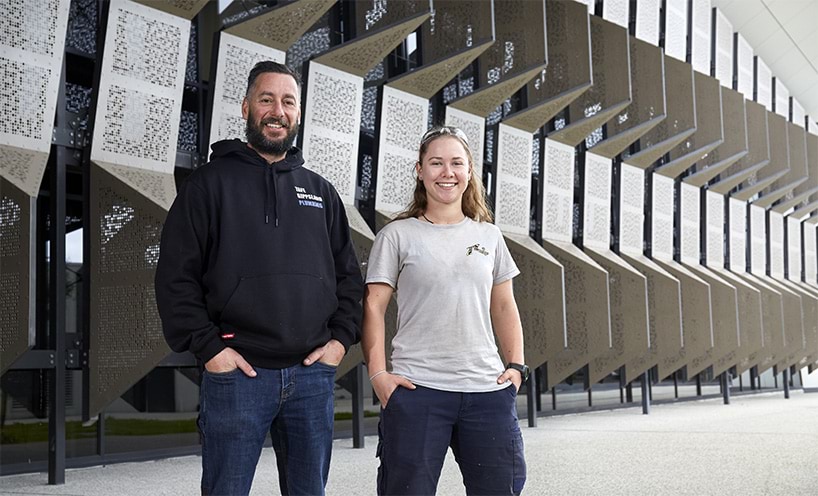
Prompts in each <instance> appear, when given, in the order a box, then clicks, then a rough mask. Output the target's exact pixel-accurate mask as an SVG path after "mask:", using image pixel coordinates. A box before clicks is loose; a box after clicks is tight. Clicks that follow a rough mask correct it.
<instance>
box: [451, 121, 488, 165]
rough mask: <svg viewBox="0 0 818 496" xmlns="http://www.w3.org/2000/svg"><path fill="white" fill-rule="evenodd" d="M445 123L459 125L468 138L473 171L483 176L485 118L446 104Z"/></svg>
mask: <svg viewBox="0 0 818 496" xmlns="http://www.w3.org/2000/svg"><path fill="white" fill-rule="evenodd" d="M446 125H447V126H455V127H459V128H460V129H462V130H463V132H464V133H466V136H468V138H469V147H470V148H471V154H472V157H473V158H474V172H475V174H477V177H483V142H484V140H485V138H486V120H485V119H484V118H482V117H480V116H477V115H474V114H470V113H468V112H464V111H462V110H459V109H456V108H453V107H451V106H446Z"/></svg>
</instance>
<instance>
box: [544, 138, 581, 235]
mask: <svg viewBox="0 0 818 496" xmlns="http://www.w3.org/2000/svg"><path fill="white" fill-rule="evenodd" d="M543 160H544V163H543V172H542V175H543V182H544V186H543V198H542V201H543V210H542V211H543V221H542V236H543V239H547V240H551V241H563V242H567V243H570V242H571V236H572V228H573V218H574V215H573V212H574V148H573V147H571V146H569V145H565V144H563V143H559V142H557V141H554V140H551V139H548V138H546V139H545V156H544V158H543Z"/></svg>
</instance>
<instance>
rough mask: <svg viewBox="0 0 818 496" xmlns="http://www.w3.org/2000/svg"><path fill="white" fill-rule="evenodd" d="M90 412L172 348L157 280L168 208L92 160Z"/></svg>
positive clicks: (110, 398)
mask: <svg viewBox="0 0 818 496" xmlns="http://www.w3.org/2000/svg"><path fill="white" fill-rule="evenodd" d="M91 189H92V191H94V192H95V196H94V198H95V200H94V201H92V202H91V216H90V218H91V219H92V222H93V224H92V226H91V227H90V228H91V260H90V263H89V267H90V270H91V274H90V275H91V281H92V284H91V294H90V301H91V311H90V316H89V317H90V325H91V329H92V330H93V332H92V333H91V343H90V352H89V354H88V355H89V360H88V369H89V372H88V373H89V391H88V392H89V416H94V415H96V414H97V413H99V411H100V410H102V409H103V408H105V407H106V406H108V404H110V403H111V402H112V401H114V400H115V399H116V398H118V397H119V396H121V395H122V393H124V392H125V391H127V390H128V388H130V387H131V386H132V385H133V384H134V383H136V382H137V381H138V380H139V379H141V378H142V377H143V376H144V375H145V374H147V373H148V372H149V371H150V370H151V369H152V368H153V367H154V366H155V365H156V364H157V363H158V362H159V361H160V360H161V359H162V358H163V357H165V356H166V355H167V354H168V353H169V352H170V349H169V348H168V346H167V344H166V343H165V338H164V336H163V334H162V324H161V321H160V319H159V313H158V311H157V309H156V296H155V294H154V288H153V279H154V273H155V270H156V263H157V261H158V260H159V238H160V236H161V233H162V223H163V220H164V217H165V212H164V210H163V209H161V208H160V207H159V206H158V205H156V204H155V203H153V202H150V201H148V200H147V199H146V198H144V197H143V196H142V195H140V194H139V193H137V192H136V191H134V190H133V189H131V188H129V187H128V186H126V185H124V184H123V183H122V182H121V181H120V180H119V179H118V178H117V177H115V176H113V175H111V174H110V173H108V172H107V171H105V170H103V169H101V168H99V167H96V166H94V167H91Z"/></svg>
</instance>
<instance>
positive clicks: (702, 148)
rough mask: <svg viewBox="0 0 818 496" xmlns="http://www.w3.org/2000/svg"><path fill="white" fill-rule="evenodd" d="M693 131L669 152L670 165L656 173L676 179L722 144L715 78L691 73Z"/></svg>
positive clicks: (719, 100) (722, 135) (695, 72)
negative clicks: (693, 105) (694, 118)
mask: <svg viewBox="0 0 818 496" xmlns="http://www.w3.org/2000/svg"><path fill="white" fill-rule="evenodd" d="M693 81H694V85H695V95H696V96H695V102H696V103H695V105H696V132H695V133H693V134H692V135H691V136H690V138H688V139H687V140H685V141H684V142H683V143H681V144H679V145H677V146H676V148H674V149H673V150H671V151H670V162H668V163H667V164H665V165H663V166H662V167H659V168H658V169H657V170H656V172H657V173H659V174H662V175H664V176H667V177H677V176H678V175H679V174H681V173H683V172H684V171H686V170H687V169H689V168H690V167H691V166H692V165H693V164H695V163H696V162H698V161H699V160H701V159H703V158H704V157H705V156H706V155H707V154H708V153H710V152H711V151H713V150H714V149H715V148H716V147H717V146H719V145H720V144H722V142H723V140H724V133H723V127H722V112H721V85H719V81H718V80H717V79H715V78H711V77H709V76H705V75H704V74H702V73H700V72H697V71H694V74H693Z"/></svg>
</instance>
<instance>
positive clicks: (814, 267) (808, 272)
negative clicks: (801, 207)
mask: <svg viewBox="0 0 818 496" xmlns="http://www.w3.org/2000/svg"><path fill="white" fill-rule="evenodd" d="M803 225H804V281H805V282H807V283H809V284H812V285H813V286H818V250H817V249H816V239H815V235H816V233H817V232H818V231H817V230H816V227H818V226H816V225H815V224H812V223H809V222H805V223H804V224H803Z"/></svg>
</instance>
